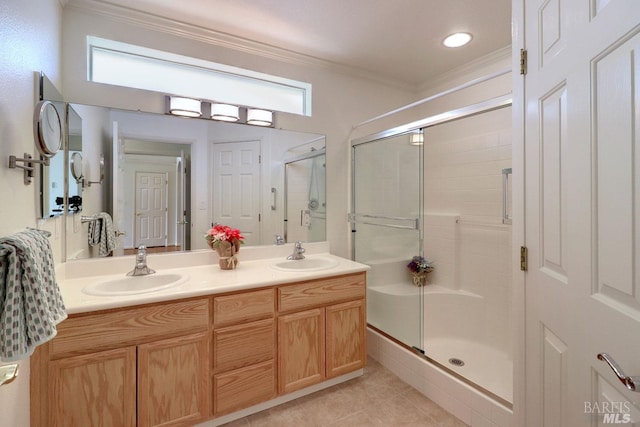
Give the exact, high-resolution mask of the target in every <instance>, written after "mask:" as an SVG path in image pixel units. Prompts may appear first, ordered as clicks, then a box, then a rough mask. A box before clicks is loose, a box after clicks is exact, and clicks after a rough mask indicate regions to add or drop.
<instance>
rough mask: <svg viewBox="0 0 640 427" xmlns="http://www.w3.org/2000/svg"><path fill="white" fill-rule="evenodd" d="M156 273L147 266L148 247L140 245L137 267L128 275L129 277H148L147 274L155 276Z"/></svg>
mask: <svg viewBox="0 0 640 427" xmlns="http://www.w3.org/2000/svg"><path fill="white" fill-rule="evenodd" d="M155 272H156V271H155V270H152V269H150V268H149V267H148V266H147V248H146V246H144V245H140V246H139V247H138V254H137V255H136V266H135V268H134V269H133V270H131V271H130V272H128V273H127V276H146V275H147V274H153V273H155Z"/></svg>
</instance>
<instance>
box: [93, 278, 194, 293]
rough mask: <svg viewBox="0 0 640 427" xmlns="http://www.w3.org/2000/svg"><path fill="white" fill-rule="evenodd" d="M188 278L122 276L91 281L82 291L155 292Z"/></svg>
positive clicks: (176, 284)
mask: <svg viewBox="0 0 640 427" xmlns="http://www.w3.org/2000/svg"><path fill="white" fill-rule="evenodd" d="M188 279H189V276H188V275H187V274H176V273H171V274H163V273H156V274H148V275H146V276H123V277H119V278H117V279H112V280H105V281H103V282H97V283H92V284H90V285H87V286H85V287H84V289H82V292H84V293H85V294H89V295H96V296H118V295H137V294H143V293H147V292H157V291H161V290H164V289H168V288H171V287H174V286H178V285H181V284H183V283H184V282H186V281H187V280H188Z"/></svg>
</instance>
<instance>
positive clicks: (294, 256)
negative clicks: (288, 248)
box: [287, 240, 304, 260]
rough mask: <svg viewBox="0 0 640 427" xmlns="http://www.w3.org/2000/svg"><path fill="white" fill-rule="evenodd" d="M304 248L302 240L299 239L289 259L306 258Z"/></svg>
mask: <svg viewBox="0 0 640 427" xmlns="http://www.w3.org/2000/svg"><path fill="white" fill-rule="evenodd" d="M303 253H304V248H303V247H302V241H301V240H298V241H297V242H296V244H295V246H294V247H293V253H292V254H291V255H289V256H288V257H287V259H294V260H300V259H304V255H302V254H303Z"/></svg>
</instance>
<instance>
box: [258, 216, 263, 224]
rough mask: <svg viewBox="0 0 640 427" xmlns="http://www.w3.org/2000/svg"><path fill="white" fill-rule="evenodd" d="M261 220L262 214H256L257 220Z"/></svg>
mask: <svg viewBox="0 0 640 427" xmlns="http://www.w3.org/2000/svg"><path fill="white" fill-rule="evenodd" d="M260 221H262V214H258V222H260Z"/></svg>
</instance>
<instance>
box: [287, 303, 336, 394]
mask: <svg viewBox="0 0 640 427" xmlns="http://www.w3.org/2000/svg"><path fill="white" fill-rule="evenodd" d="M324 351H325V346H324V309H322V308H316V309H313V310H307V311H302V312H300V313H293V314H287V315H285V316H280V317H279V318H278V358H279V366H278V368H279V369H278V379H279V381H278V389H279V391H280V393H281V394H284V393H289V392H292V391H294V390H298V389H301V388H304V387H307V386H310V385H312V384H317V383H319V382H321V381H323V380H324V379H325V369H324V363H325V358H324V356H325V355H324Z"/></svg>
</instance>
